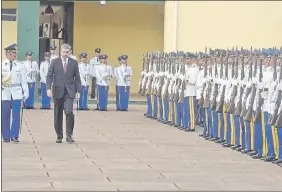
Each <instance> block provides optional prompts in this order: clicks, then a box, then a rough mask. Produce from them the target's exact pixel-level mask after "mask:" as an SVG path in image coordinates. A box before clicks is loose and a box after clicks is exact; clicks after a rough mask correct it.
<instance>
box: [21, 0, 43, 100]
mask: <svg viewBox="0 0 282 192" xmlns="http://www.w3.org/2000/svg"><path fill="white" fill-rule="evenodd" d="M39 11H40V1H18V17H17V19H18V33H17V49H18V54H17V59H18V60H20V61H23V60H25V53H26V52H27V51H32V52H33V53H34V54H33V60H35V61H37V62H38V64H39ZM38 80H39V79H38ZM38 80H37V82H36V89H35V99H37V97H38V88H39V81H38Z"/></svg>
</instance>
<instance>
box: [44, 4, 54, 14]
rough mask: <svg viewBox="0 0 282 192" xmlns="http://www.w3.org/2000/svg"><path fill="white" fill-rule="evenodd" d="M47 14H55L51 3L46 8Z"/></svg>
mask: <svg viewBox="0 0 282 192" xmlns="http://www.w3.org/2000/svg"><path fill="white" fill-rule="evenodd" d="M45 15H54V11H53V8H52V7H51V5H50V4H49V5H48V6H47V7H46V9H45Z"/></svg>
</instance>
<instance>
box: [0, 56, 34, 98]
mask: <svg viewBox="0 0 282 192" xmlns="http://www.w3.org/2000/svg"><path fill="white" fill-rule="evenodd" d="M12 64H13V68H12V71H10V61H9V60H7V59H6V60H4V61H2V70H1V73H2V74H1V76H2V82H1V88H2V101H10V100H11V97H12V98H13V99H14V100H18V99H27V98H28V97H29V91H28V84H27V82H26V71H25V67H24V64H23V63H20V62H18V61H13V63H12Z"/></svg>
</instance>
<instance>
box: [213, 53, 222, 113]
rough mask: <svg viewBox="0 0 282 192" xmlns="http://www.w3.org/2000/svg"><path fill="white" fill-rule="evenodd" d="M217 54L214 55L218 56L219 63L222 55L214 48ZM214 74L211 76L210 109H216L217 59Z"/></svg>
mask: <svg viewBox="0 0 282 192" xmlns="http://www.w3.org/2000/svg"><path fill="white" fill-rule="evenodd" d="M216 52H217V54H216V56H217V57H218V56H219V58H220V63H223V57H222V53H221V51H220V50H219V49H217V50H216ZM214 65H215V67H214V68H215V74H214V77H213V79H214V80H213V88H212V100H211V110H215V109H216V97H217V95H218V82H217V81H216V80H217V76H218V74H217V61H216V62H215V64H214Z"/></svg>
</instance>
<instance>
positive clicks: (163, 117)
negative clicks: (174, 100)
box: [161, 97, 165, 120]
mask: <svg viewBox="0 0 282 192" xmlns="http://www.w3.org/2000/svg"><path fill="white" fill-rule="evenodd" d="M161 99H162V106H163V116H162V119H163V120H164V119H165V107H164V100H165V99H164V98H163V97H161Z"/></svg>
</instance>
